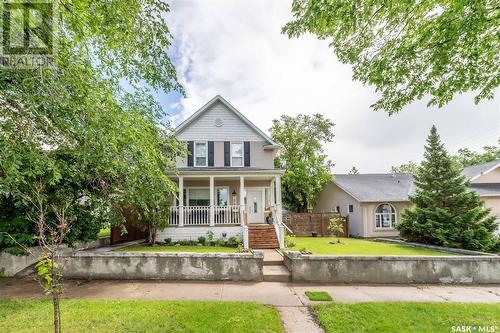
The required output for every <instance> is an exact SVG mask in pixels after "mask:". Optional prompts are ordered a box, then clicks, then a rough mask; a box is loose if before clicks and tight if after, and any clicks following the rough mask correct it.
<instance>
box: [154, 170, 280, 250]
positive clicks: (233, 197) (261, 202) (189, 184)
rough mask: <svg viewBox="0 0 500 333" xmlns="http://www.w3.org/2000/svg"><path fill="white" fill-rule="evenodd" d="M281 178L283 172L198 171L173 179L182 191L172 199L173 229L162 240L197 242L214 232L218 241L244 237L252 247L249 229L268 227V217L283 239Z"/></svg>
mask: <svg viewBox="0 0 500 333" xmlns="http://www.w3.org/2000/svg"><path fill="white" fill-rule="evenodd" d="M280 175H281V170H276V171H275V170H267V172H266V173H263V172H255V171H253V172H246V173H243V172H240V173H239V174H235V173H233V172H231V173H229V172H227V171H218V172H217V171H210V170H197V171H191V172H187V173H186V172H184V173H183V172H181V174H180V175H177V176H173V177H172V178H173V179H174V181H176V182H177V185H178V188H179V192H178V195H177V197H175V198H173V200H172V207H171V208H170V210H171V214H170V218H169V221H168V222H169V227H168V228H166V229H165V230H163V231H161V232H160V239H161V237H164V238H171V239H172V240H174V241H176V240H182V239H191V240H193V239H196V238H197V237H200V236H206V235H207V232H209V231H211V232H212V233H213V234H214V239H218V238H228V237H233V236H236V237H238V236H240V237H241V238H242V239H243V243H244V245H245V248H248V247H249V244H248V226H255V225H262V224H265V223H267V220H268V218H272V224H273V225H275V226H276V228H275V230H276V233H277V237H278V239H279V238H280V237H279V224H280V223H281V218H282V212H281V179H280ZM282 238H284V236H283V237H282ZM283 241H284V240H283ZM279 243H280V245H281V243H282V241H281V240H280V242H279Z"/></svg>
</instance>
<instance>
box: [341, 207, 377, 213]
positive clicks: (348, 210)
mask: <svg viewBox="0 0 500 333" xmlns="http://www.w3.org/2000/svg"><path fill="white" fill-rule="evenodd" d="M351 207H352V212H351ZM377 207H378V206H377ZM352 213H354V205H347V214H352Z"/></svg>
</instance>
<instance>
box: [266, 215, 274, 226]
mask: <svg viewBox="0 0 500 333" xmlns="http://www.w3.org/2000/svg"><path fill="white" fill-rule="evenodd" d="M267 224H273V212H269V215H267Z"/></svg>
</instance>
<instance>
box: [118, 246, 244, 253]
mask: <svg viewBox="0 0 500 333" xmlns="http://www.w3.org/2000/svg"><path fill="white" fill-rule="evenodd" d="M237 250H238V249H237V248H235V247H225V246H197V245H192V246H188V245H181V246H173V245H169V246H166V245H158V246H145V245H131V246H127V247H122V248H120V249H116V250H115V251H117V252H153V253H158V252H196V253H210V252H217V253H224V252H225V253H234V252H236V251H237Z"/></svg>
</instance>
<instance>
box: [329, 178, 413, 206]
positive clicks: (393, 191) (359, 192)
mask: <svg viewBox="0 0 500 333" xmlns="http://www.w3.org/2000/svg"><path fill="white" fill-rule="evenodd" d="M333 182H334V183H335V184H336V185H337V186H339V187H340V188H341V189H343V190H344V191H346V192H347V193H349V194H350V195H351V196H353V197H354V198H355V199H357V200H358V201H365V202H366V201H407V200H408V194H409V193H410V191H411V190H412V187H413V186H412V183H413V177H412V175H411V174H408V173H401V174H391V173H383V174H358V175H345V174H340V175H335V178H334V180H333Z"/></svg>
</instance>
